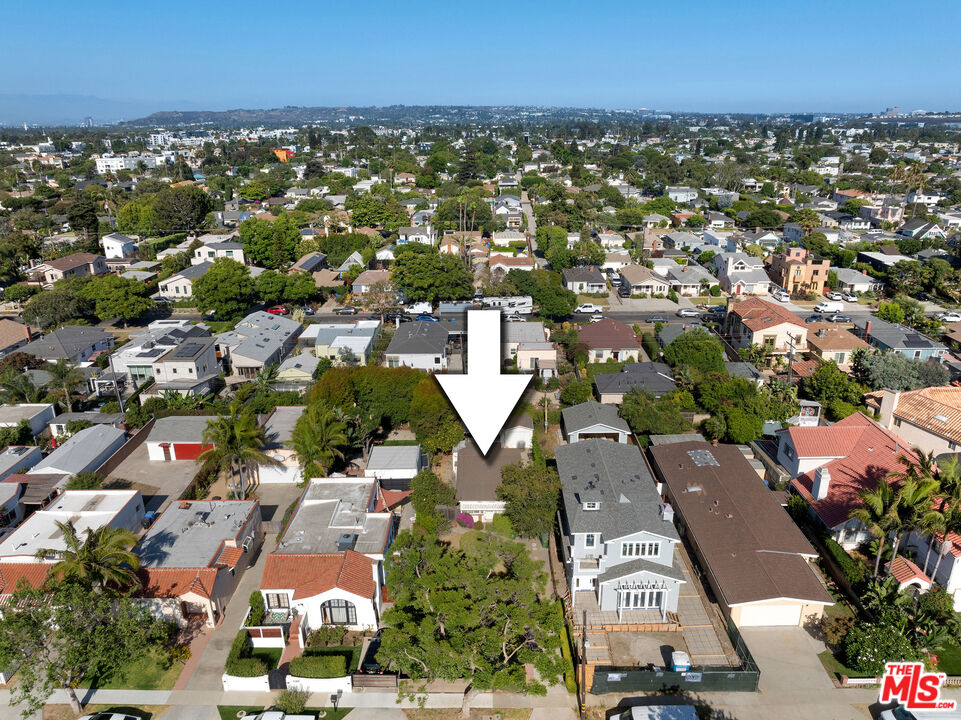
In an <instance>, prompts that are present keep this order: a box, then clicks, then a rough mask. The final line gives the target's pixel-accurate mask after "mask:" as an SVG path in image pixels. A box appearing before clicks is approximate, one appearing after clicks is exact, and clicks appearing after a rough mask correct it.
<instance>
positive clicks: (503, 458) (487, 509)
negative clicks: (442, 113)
mask: <svg viewBox="0 0 961 720" xmlns="http://www.w3.org/2000/svg"><path fill="white" fill-rule="evenodd" d="M528 454H529V450H528V449H526V448H519V447H518V448H508V447H504V446H503V445H501V444H500V443H497V442H495V443H494V444H493V445H491V448H490V450H488V452H487V455H482V454H481V452H480V450H478V448H477V445H475V444H474V441H473V440H471V439H469V438H468V439H466V440H462V441H461V442H460V443H458V444H457V446H456V447H454V453H453V470H454V477H455V481H454V492H455V498H456V500H457V506H458V508H459V510H460V511H461V512H462V513H465V514H467V515H470V516H471V517H472V518H474V519H475V520H483V521H484V522H490V521H491V520H493V519H494V515H495V514H502V513H503V512H504V509H505V503H504V501H503V500H501V499H499V498H498V497H497V486H498V485H500V483H501V471H502V470H503V468H504V466H505V465H516V464H518V463H521V462H523V461H524V460H525V459H526V458H527V457H528Z"/></svg>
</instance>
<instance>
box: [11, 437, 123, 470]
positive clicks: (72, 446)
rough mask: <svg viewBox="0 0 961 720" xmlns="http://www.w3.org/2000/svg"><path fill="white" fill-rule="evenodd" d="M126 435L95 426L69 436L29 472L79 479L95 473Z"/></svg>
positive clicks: (121, 443)
mask: <svg viewBox="0 0 961 720" xmlns="http://www.w3.org/2000/svg"><path fill="white" fill-rule="evenodd" d="M126 440H127V433H126V432H125V431H123V430H121V429H120V428H115V427H113V426H112V425H94V426H93V427H88V428H84V429H83V430H80V431H79V432H76V433H74V434H73V435H71V436H70V439H69V440H67V441H66V442H65V443H63V445H60V446H59V447H58V448H57V449H56V450H54V451H53V452H52V453H50V454H49V455H47V457H45V458H44V459H43V460H41V461H40V462H39V463H37V464H36V465H34V466H33V467H32V468H30V470H29V471H28V472H27V474H29V475H36V474H43V475H51V474H57V475H76V474H77V473H80V472H89V471H93V470H96V469H97V468H99V467H100V466H101V465H103V464H104V463H105V462H107V460H109V459H110V457H111V456H112V455H113V454H114V453H115V452H117V450H119V449H120V448H121V447H123V444H124V443H125V442H126Z"/></svg>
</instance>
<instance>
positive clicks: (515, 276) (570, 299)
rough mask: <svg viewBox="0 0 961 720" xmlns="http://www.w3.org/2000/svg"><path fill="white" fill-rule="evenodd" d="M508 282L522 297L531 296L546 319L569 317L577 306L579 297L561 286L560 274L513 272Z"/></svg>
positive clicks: (546, 271)
mask: <svg viewBox="0 0 961 720" xmlns="http://www.w3.org/2000/svg"><path fill="white" fill-rule="evenodd" d="M507 280H508V281H509V282H510V283H511V284H513V285H514V287H515V288H517V292H519V293H520V294H522V295H530V296H531V299H532V300H533V301H534V302H535V303H536V304H537V306H538V312H539V313H540V314H541V315H542V316H544V317H551V318H559V317H567V316H568V315H570V314H571V312H573V310H574V307H575V306H576V305H577V295H576V294H575V293H574V292H572V291H570V290H568V289H567V288H565V287H564V286H563V285H562V284H561V276H560V273H556V272H553V271H551V270H531V271H530V272H527V271H524V270H511V271H510V272H509V273H507Z"/></svg>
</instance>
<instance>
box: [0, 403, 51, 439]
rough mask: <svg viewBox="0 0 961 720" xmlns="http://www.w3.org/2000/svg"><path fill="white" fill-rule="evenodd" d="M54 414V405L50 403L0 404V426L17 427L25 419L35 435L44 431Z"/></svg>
mask: <svg viewBox="0 0 961 720" xmlns="http://www.w3.org/2000/svg"><path fill="white" fill-rule="evenodd" d="M56 414H57V410H56V407H55V406H54V405H52V404H50V403H20V404H17V405H0V428H9V427H17V425H19V424H20V423H21V422H23V421H24V420H26V421H27V424H28V425H30V432H31V433H32V434H33V436H34V437H36V436H37V435H39V434H40V433H42V432H43V431H44V428H46V427H47V425H49V424H50V422H51V421H52V420H53V418H54V417H55V416H56Z"/></svg>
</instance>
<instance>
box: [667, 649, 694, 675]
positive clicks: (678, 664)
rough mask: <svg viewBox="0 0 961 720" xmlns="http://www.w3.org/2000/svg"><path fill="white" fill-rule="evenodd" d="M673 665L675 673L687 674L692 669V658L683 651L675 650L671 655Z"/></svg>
mask: <svg viewBox="0 0 961 720" xmlns="http://www.w3.org/2000/svg"><path fill="white" fill-rule="evenodd" d="M671 665H672V666H673V667H672V668H671V669H672V670H673V671H674V672H687V671H688V670H690V669H691V656H690V655H688V654H687V653H686V652H684V651H683V650H675V651H674V652H672V653H671Z"/></svg>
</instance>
